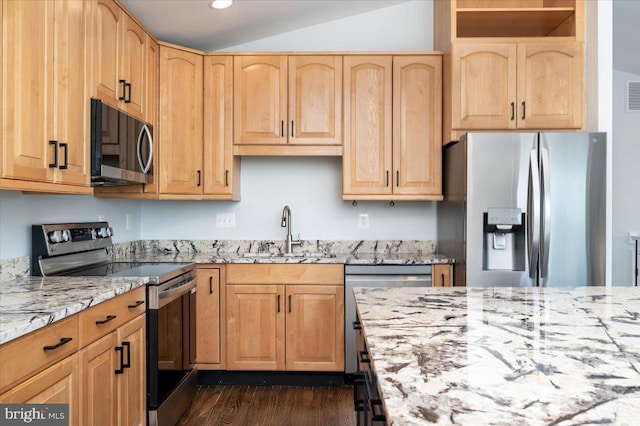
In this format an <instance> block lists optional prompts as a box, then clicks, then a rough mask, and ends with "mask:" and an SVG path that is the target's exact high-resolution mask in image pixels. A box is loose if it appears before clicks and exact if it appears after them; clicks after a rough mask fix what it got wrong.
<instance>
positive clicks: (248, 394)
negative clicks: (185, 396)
mask: <svg viewBox="0 0 640 426" xmlns="http://www.w3.org/2000/svg"><path fill="white" fill-rule="evenodd" d="M355 424H356V415H355V411H354V410H353V388H352V387H350V386H342V387H328V386H318V387H315V386H314V387H298V386H199V387H198V392H197V394H196V396H195V398H194V400H193V403H192V404H191V406H190V408H189V409H188V410H187V412H186V413H185V414H184V416H182V419H180V422H179V423H178V425H181V426H187V425H263V426H267V425H273V426H285V425H290V426H299V425H303V426H313V425H330V426H339V425H345V426H347V425H348V426H351V425H355Z"/></svg>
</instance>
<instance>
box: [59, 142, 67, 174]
mask: <svg viewBox="0 0 640 426" xmlns="http://www.w3.org/2000/svg"><path fill="white" fill-rule="evenodd" d="M60 148H62V149H63V150H64V156H63V158H64V164H62V165H61V166H60V167H59V168H60V169H62V170H66V169H68V168H69V144H68V143H61V144H60Z"/></svg>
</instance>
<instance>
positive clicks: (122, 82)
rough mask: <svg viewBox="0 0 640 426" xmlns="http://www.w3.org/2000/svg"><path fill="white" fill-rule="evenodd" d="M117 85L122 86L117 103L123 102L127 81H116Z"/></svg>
mask: <svg viewBox="0 0 640 426" xmlns="http://www.w3.org/2000/svg"><path fill="white" fill-rule="evenodd" d="M118 83H120V84H122V96H119V97H118V100H119V101H124V100H125V99H126V96H125V95H126V91H127V81H126V80H118Z"/></svg>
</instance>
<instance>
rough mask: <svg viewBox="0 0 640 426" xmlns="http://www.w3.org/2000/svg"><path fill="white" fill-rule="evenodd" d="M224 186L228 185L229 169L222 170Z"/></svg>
mask: <svg viewBox="0 0 640 426" xmlns="http://www.w3.org/2000/svg"><path fill="white" fill-rule="evenodd" d="M224 186H229V170H225V171H224Z"/></svg>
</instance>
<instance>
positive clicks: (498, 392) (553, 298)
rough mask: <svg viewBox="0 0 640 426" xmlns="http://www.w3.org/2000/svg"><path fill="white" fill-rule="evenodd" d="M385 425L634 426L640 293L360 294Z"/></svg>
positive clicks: (639, 379) (639, 405)
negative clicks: (591, 425)
mask: <svg viewBox="0 0 640 426" xmlns="http://www.w3.org/2000/svg"><path fill="white" fill-rule="evenodd" d="M354 294H355V298H356V303H357V310H358V312H359V315H360V319H361V321H362V328H363V331H364V335H365V341H366V343H367V346H368V349H369V353H370V356H371V364H372V369H373V371H374V372H375V374H376V376H377V381H378V387H379V389H380V393H381V399H382V401H383V407H384V411H385V414H386V416H387V421H388V422H389V423H390V424H392V425H424V424H425V423H433V424H463V425H467V424H496V425H514V424H527V425H538V424H540V425H542V424H547V425H554V424H603V423H604V424H617V425H632V424H638V420H639V419H640V288H637V287H613V288H611V287H608V288H607V287H580V288H394V289H388V288H375V289H373V288H370V289H367V288H356V289H355V290H354Z"/></svg>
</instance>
